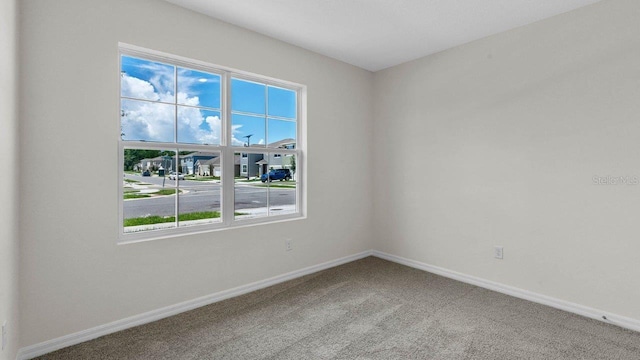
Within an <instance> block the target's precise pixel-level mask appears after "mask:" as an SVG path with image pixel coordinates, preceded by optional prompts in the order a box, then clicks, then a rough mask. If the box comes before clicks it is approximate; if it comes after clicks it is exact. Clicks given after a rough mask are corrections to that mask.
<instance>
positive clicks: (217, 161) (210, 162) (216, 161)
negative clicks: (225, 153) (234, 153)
mask: <svg viewBox="0 0 640 360" xmlns="http://www.w3.org/2000/svg"><path fill="white" fill-rule="evenodd" d="M196 164H198V165H204V166H206V165H220V157H216V158H213V159H208V160H198V161H196Z"/></svg>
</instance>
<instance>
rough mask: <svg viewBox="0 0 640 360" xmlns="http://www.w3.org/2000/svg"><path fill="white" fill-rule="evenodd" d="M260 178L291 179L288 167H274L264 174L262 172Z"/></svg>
mask: <svg viewBox="0 0 640 360" xmlns="http://www.w3.org/2000/svg"><path fill="white" fill-rule="evenodd" d="M260 180H262V182H267V181H269V182H271V181H273V180H280V181H282V180H285V181H289V180H291V170H289V169H274V170H271V171H269V172H268V173H266V174H262V176H261V177H260Z"/></svg>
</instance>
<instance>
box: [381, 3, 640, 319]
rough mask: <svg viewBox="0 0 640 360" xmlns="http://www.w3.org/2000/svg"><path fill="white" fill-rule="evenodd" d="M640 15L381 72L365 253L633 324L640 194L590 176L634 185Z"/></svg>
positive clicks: (543, 31)
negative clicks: (369, 242) (372, 239)
mask: <svg viewBox="0 0 640 360" xmlns="http://www.w3.org/2000/svg"><path fill="white" fill-rule="evenodd" d="M639 17H640V3H639V2H638V1H635V0H610V1H603V2H601V3H597V4H595V5H591V6H587V7H585V8H582V9H578V10H575V11H573V12H570V13H566V14H562V15H559V16H556V17H553V18H550V19H547V20H544V21H541V22H538V23H535V24H532V25H529V26H525V27H521V28H518V29H514V30H512V31H508V32H505V33H501V34H498V35H495V36H491V37H488V38H485V39H482V40H479V41H475V42H472V43H469V44H466V45H464V46H460V47H457V48H454V49H451V50H448V51H444V52H442V53H439V54H435V55H433V56H429V57H426V58H422V59H419V60H416V61H412V62H410V63H406V64H403V65H399V66H396V67H393V68H390V69H387V70H385V71H381V72H378V73H376V74H375V76H374V83H375V91H374V109H375V111H374V113H375V116H376V117H375V129H374V139H375V143H376V144H377V146H376V151H375V152H374V154H375V159H376V164H377V165H379V166H380V168H382V169H384V172H385V173H388V174H394V176H393V177H388V178H387V179H386V180H385V181H377V182H375V184H374V193H375V194H376V196H375V211H374V213H375V216H374V219H375V220H374V223H375V224H376V234H379V236H378V237H377V238H376V239H377V244H376V246H375V247H376V248H377V249H379V250H383V251H386V252H389V253H392V254H396V255H399V256H403V257H406V258H411V259H414V260H418V261H422V262H425V263H429V264H433V265H437V266H441V267H444V268H447V269H451V270H455V271H458V272H461V273H465V274H470V275H473V276H477V277H480V278H484V279H488V280H493V281H497V282H500V283H503V284H507V285H511V286H516V287H519V288H523V289H526V290H530V291H533V292H537V293H541V294H545V295H549V296H553V297H556V298H559V299H563V300H567V301H571V302H575V303H578V304H582V305H586V306H589V307H593V308H596V309H602V310H605V311H610V312H612V313H617V314H619V315H625V316H628V317H632V318H635V319H640V307H638V301H639V300H640V287H638V286H636V284H637V282H638V278H640V267H638V254H639V253H640V239H639V238H638V234H639V233H640V222H639V221H638V214H639V213H640V201H638V199H639V198H640V197H639V196H640V185H632V186H628V185H595V184H594V183H593V179H592V178H593V176H601V177H606V176H629V177H634V176H636V177H638V178H640V161H639V160H640V141H639V140H640V137H639V136H638V134H640V121H638V114H640V101H638V99H640V67H639V66H638V64H640V26H638V20H637V19H638V18H639ZM605 181H606V180H605ZM632 181H633V179H632ZM494 245H502V246H504V254H505V258H504V260H502V261H500V260H496V259H494V258H493V246H494Z"/></svg>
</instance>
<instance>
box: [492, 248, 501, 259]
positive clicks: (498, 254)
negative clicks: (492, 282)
mask: <svg viewBox="0 0 640 360" xmlns="http://www.w3.org/2000/svg"><path fill="white" fill-rule="evenodd" d="M493 257H494V258H496V259H502V258H503V249H502V246H495V247H494V248H493Z"/></svg>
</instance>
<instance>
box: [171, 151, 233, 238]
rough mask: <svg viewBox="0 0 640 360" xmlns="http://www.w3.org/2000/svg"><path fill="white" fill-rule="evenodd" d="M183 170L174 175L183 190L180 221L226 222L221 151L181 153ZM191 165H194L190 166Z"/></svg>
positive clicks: (179, 205)
mask: <svg viewBox="0 0 640 360" xmlns="http://www.w3.org/2000/svg"><path fill="white" fill-rule="evenodd" d="M179 157H180V164H181V167H182V170H183V172H182V173H181V174H178V175H176V174H172V176H171V178H173V179H176V180H174V181H177V182H178V188H179V189H180V194H179V195H178V196H179V199H178V200H179V201H178V220H179V222H178V224H179V226H180V227H182V226H193V225H202V224H211V223H215V222H220V221H222V218H221V206H220V204H221V201H220V200H221V191H222V190H221V184H220V179H221V177H222V166H221V161H220V160H221V159H220V153H207V152H201V151H196V152H191V153H189V154H185V155H180V156H179ZM190 167H191V168H190Z"/></svg>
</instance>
